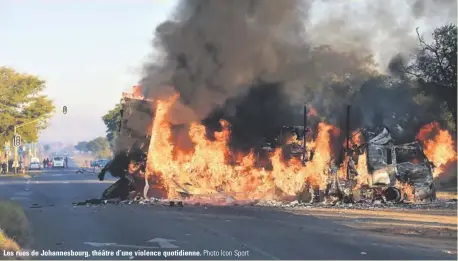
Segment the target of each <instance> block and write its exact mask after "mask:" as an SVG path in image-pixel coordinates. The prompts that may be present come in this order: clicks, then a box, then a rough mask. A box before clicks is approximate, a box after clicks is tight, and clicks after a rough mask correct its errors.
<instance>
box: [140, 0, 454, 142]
mask: <svg viewBox="0 0 458 261" xmlns="http://www.w3.org/2000/svg"><path fill="white" fill-rule="evenodd" d="M429 2H435V1H421V0H417V1H407V0H406V1H405V2H401V1H398V0H396V1H382V0H377V1H375V0H374V1H299V0H282V1H278V0H250V1H239V0H224V1H212V0H192V1H181V2H179V4H178V6H177V8H176V10H175V12H174V14H173V16H172V17H171V19H170V20H169V21H166V22H164V23H162V24H161V25H160V26H158V27H157V28H156V31H155V38H154V42H153V46H154V48H155V49H157V50H159V52H160V53H161V54H162V56H161V57H160V58H157V59H156V60H155V61H151V62H150V63H149V64H147V65H146V66H145V74H144V77H143V79H142V80H141V84H142V85H143V86H144V87H145V95H146V96H147V97H150V98H153V99H161V98H163V97H165V96H170V95H171V94H172V93H176V92H177V93H179V94H180V104H177V105H176V106H175V108H173V110H172V114H171V115H170V121H171V122H172V123H173V124H186V123H190V122H193V121H203V123H204V124H205V125H206V126H207V127H209V128H210V129H217V127H218V126H217V125H218V124H217V122H218V120H219V119H226V120H228V121H229V122H231V124H232V131H233V137H232V139H233V141H234V142H233V144H235V146H236V147H243V148H250V147H253V146H257V145H259V144H260V143H262V142H265V141H266V140H268V139H269V138H272V137H273V136H275V135H276V130H278V128H279V127H281V126H283V125H298V124H301V122H302V117H303V116H302V106H303V105H304V104H308V105H311V106H313V107H314V108H316V109H317V111H318V114H319V117H313V118H311V124H312V126H313V125H316V123H317V122H318V121H321V120H325V121H328V122H330V123H332V124H336V125H337V126H339V127H342V124H343V116H344V115H343V114H342V112H344V111H345V110H344V106H345V105H347V104H352V105H353V108H354V109H353V110H354V112H353V115H354V117H353V118H352V127H353V128H356V127H362V126H367V125H373V124H385V125H389V126H391V127H392V128H394V129H396V130H398V133H399V135H400V136H402V135H405V134H406V133H409V134H410V132H414V131H416V130H411V129H413V128H414V127H416V124H417V123H418V124H421V123H422V122H426V121H428V120H429V119H431V118H434V116H436V117H437V115H436V114H437V113H440V108H438V107H437V108H435V107H433V106H432V107H428V108H425V107H422V106H420V105H419V102H418V99H419V98H418V97H417V98H415V99H414V97H416V96H417V95H418V94H417V93H416V91H415V88H414V86H412V85H411V84H409V83H408V82H406V81H405V80H404V79H402V78H400V77H392V78H393V79H391V78H388V77H387V76H385V75H383V74H382V73H381V72H387V73H389V70H386V68H388V67H389V65H390V68H394V66H395V65H396V59H399V57H400V56H399V53H402V54H405V55H408V53H409V52H413V51H414V50H415V47H416V38H415V27H416V26H418V23H419V21H423V22H424V21H438V20H440V19H439V18H445V20H446V21H455V20H456V1H437V2H440V5H433V3H429ZM445 6H446V7H448V8H444V7H445ZM449 10H455V11H454V12H453V11H449ZM453 19H455V20H453ZM446 21H442V20H440V22H441V23H436V24H437V25H438V26H439V25H442V23H445V22H446ZM428 30H429V29H428ZM395 57H397V58H396V59H394V60H393V58H395ZM377 63H378V64H377ZM394 76H396V75H394ZM431 104H433V102H431ZM408 122H409V124H410V123H412V122H414V123H415V124H411V126H410V127H409V124H408Z"/></svg>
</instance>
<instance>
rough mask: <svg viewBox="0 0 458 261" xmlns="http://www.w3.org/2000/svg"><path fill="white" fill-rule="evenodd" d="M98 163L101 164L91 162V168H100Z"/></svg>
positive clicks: (95, 161) (96, 161)
mask: <svg viewBox="0 0 458 261" xmlns="http://www.w3.org/2000/svg"><path fill="white" fill-rule="evenodd" d="M98 162H99V160H94V161H91V163H90V166H91V167H93V168H95V167H98V166H99V163H98Z"/></svg>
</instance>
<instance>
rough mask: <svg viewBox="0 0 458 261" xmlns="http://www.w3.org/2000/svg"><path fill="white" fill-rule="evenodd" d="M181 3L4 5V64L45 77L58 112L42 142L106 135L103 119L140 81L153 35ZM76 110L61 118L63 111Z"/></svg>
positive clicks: (96, 0)
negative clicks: (124, 94) (174, 7)
mask: <svg viewBox="0 0 458 261" xmlns="http://www.w3.org/2000/svg"><path fill="white" fill-rule="evenodd" d="M175 4H176V1H170V0H153V1H151V0H150V1H147V0H135V1H126V0H124V1H123V0H109V1H108V0H78V1H76V0H74V1H71V0H65V1H58V0H27V1H26V0H0V32H1V34H0V42H1V46H2V48H0V64H1V65H2V66H5V65H6V66H11V67H14V68H15V69H17V70H19V71H22V72H27V73H32V74H36V75H39V76H40V77H42V78H43V79H44V80H46V82H47V88H46V91H45V93H46V94H48V95H49V96H50V97H51V98H52V99H53V100H54V101H55V104H56V107H57V111H56V115H55V116H54V117H53V119H52V121H51V123H50V126H49V128H48V129H46V130H45V131H43V133H42V135H41V139H40V140H41V141H62V142H77V141H81V140H86V139H92V138H95V137H97V136H104V135H105V125H104V124H103V122H102V120H101V116H102V115H104V114H105V113H106V112H107V111H108V110H109V109H111V108H112V107H113V106H114V105H115V104H116V102H118V101H119V99H120V98H121V92H122V91H123V90H126V89H128V88H129V87H130V86H132V85H134V84H136V83H137V81H138V80H139V78H140V69H141V65H142V62H143V61H144V60H145V58H146V57H147V56H148V54H149V53H151V51H152V48H151V45H150V41H151V40H152V36H153V31H154V29H155V27H156V26H157V24H158V23H160V22H161V21H163V20H164V19H166V17H167V16H168V15H169V13H170V11H171V10H172V8H173V6H174V5H175ZM64 105H65V106H67V107H68V113H67V114H66V115H63V114H62V113H61V111H62V110H61V108H62V106H64Z"/></svg>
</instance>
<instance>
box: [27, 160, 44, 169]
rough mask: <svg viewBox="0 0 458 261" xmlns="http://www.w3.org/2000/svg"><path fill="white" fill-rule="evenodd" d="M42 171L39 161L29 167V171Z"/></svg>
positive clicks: (33, 162) (31, 163)
mask: <svg viewBox="0 0 458 261" xmlns="http://www.w3.org/2000/svg"><path fill="white" fill-rule="evenodd" d="M34 169H37V170H41V163H40V162H39V161H32V162H30V165H29V170H34Z"/></svg>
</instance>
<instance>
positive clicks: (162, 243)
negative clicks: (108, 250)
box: [83, 237, 178, 249]
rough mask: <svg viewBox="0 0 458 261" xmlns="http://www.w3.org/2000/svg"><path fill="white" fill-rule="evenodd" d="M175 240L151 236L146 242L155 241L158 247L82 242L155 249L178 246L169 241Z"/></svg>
mask: <svg viewBox="0 0 458 261" xmlns="http://www.w3.org/2000/svg"><path fill="white" fill-rule="evenodd" d="M175 241H176V240H173V239H166V238H160V237H157V238H153V239H150V240H148V241H146V242H147V243H155V244H158V245H159V247H156V246H137V245H125V244H118V243H97V242H83V244H85V245H90V246H93V247H123V248H134V249H157V248H178V246H177V245H174V244H172V243H170V242H175Z"/></svg>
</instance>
